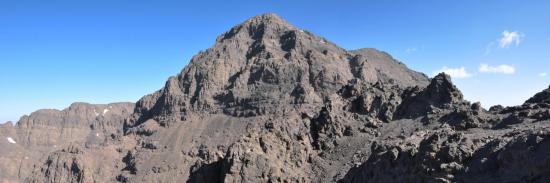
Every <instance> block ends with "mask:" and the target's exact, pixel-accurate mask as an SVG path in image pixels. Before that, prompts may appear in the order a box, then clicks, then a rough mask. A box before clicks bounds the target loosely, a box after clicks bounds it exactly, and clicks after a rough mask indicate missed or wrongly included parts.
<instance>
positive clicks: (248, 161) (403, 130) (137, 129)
mask: <svg viewBox="0 0 550 183" xmlns="http://www.w3.org/2000/svg"><path fill="white" fill-rule="evenodd" d="M549 119H550V88H549V89H546V90H544V91H542V92H540V93H538V94H536V95H535V96H534V97H532V98H531V99H529V100H527V101H526V102H525V104H523V105H521V106H514V107H502V106H493V107H491V108H490V109H488V110H487V109H484V108H482V107H481V104H480V103H470V102H469V101H466V100H464V98H463V96H462V93H461V92H460V90H459V89H458V88H456V87H455V85H453V83H452V81H451V78H450V77H449V76H448V75H446V74H444V73H441V74H439V75H437V76H435V77H434V78H428V77H427V76H426V75H424V74H422V73H419V72H416V71H412V70H410V69H408V68H407V67H406V66H405V65H404V64H402V63H401V62H399V61H397V60H395V59H394V58H392V57H391V56H390V55H389V54H387V53H385V52H382V51H378V50H376V49H370V48H367V49H359V50H345V49H342V48H340V47H338V46H337V45H335V44H333V43H331V42H330V41H328V40H326V39H325V38H322V37H318V36H315V35H313V34H312V33H310V32H308V31H305V30H302V29H300V28H297V27H295V26H293V25H291V24H289V23H288V22H286V21H285V20H283V19H281V18H280V17H278V16H277V15H275V14H264V15H259V16H256V17H253V18H251V19H249V20H246V21H245V22H243V23H242V24H239V25H237V26H235V27H233V28H231V29H230V30H229V31H227V32H225V33H223V34H222V35H220V36H219V37H218V38H217V39H216V42H215V44H214V45H213V46H212V47H211V48H209V49H207V50H205V51H202V52H200V53H198V54H197V55H195V56H194V57H193V58H192V59H191V61H190V62H189V64H188V65H187V66H186V67H185V68H184V69H183V70H182V71H181V72H180V73H179V74H178V75H176V76H173V77H170V78H169V79H168V81H167V82H166V84H165V86H164V87H163V88H162V89H160V90H158V91H157V92H155V93H152V94H149V95H146V96H144V97H143V98H141V99H140V100H139V101H137V102H136V103H135V104H133V103H113V104H105V105H92V104H85V103H75V104H73V105H71V106H70V107H68V108H67V109H64V110H62V111H59V110H39V111H36V112H34V113H32V114H30V115H29V116H23V117H22V118H21V119H20V120H19V122H17V123H16V124H15V125H12V124H11V123H6V124H3V125H1V126H0V138H2V139H0V147H1V148H0V182H549V181H550V176H549V175H550V129H549V128H550V121H549ZM547 137H549V138H548V139H547Z"/></svg>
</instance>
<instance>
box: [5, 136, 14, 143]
mask: <svg viewBox="0 0 550 183" xmlns="http://www.w3.org/2000/svg"><path fill="white" fill-rule="evenodd" d="M6 139H8V142H9V143H12V144H16V143H17V142H15V140H13V139H12V138H11V137H8V138H6Z"/></svg>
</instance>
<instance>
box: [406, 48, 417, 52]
mask: <svg viewBox="0 0 550 183" xmlns="http://www.w3.org/2000/svg"><path fill="white" fill-rule="evenodd" d="M416 50H417V49H416V48H407V49H405V53H412V52H415V51H416Z"/></svg>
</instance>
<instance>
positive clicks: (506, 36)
mask: <svg viewBox="0 0 550 183" xmlns="http://www.w3.org/2000/svg"><path fill="white" fill-rule="evenodd" d="M524 36H525V35H524V34H522V33H520V32H518V31H512V32H509V31H507V30H505V31H504V32H502V37H501V38H500V39H499V42H498V47H500V48H508V47H510V45H511V44H515V45H516V46H517V45H519V43H521V41H522V39H523V37H524Z"/></svg>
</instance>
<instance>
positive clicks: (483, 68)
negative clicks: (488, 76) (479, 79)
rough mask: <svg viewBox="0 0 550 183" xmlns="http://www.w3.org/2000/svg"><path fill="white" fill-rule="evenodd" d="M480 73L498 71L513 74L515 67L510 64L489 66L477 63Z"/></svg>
mask: <svg viewBox="0 0 550 183" xmlns="http://www.w3.org/2000/svg"><path fill="white" fill-rule="evenodd" d="M479 72H480V73H498V74H514V73H516V68H515V67H513V66H510V65H504V64H503V65H497V66H490V65H489V64H480V65H479Z"/></svg>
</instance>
